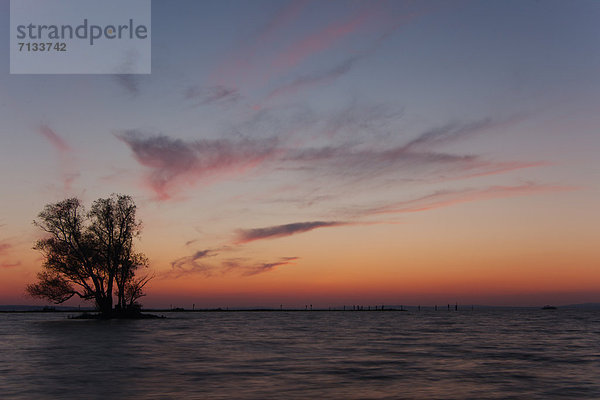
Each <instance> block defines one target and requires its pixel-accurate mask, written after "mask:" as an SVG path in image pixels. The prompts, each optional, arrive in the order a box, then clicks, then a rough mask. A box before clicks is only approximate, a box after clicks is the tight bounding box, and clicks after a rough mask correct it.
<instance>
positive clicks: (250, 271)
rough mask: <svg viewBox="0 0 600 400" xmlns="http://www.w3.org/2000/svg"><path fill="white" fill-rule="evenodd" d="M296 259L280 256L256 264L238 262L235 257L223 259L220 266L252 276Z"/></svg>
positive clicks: (296, 258)
mask: <svg viewBox="0 0 600 400" xmlns="http://www.w3.org/2000/svg"><path fill="white" fill-rule="evenodd" d="M298 259H299V257H282V258H280V259H279V260H278V261H275V262H271V263H258V264H247V263H246V262H240V261H239V260H237V259H233V260H226V261H224V262H223V264H222V266H223V268H224V270H225V271H227V272H230V271H241V275H242V276H253V275H258V274H262V273H265V272H269V271H273V270H275V268H277V267H280V266H282V265H289V264H293V262H294V261H296V260H298Z"/></svg>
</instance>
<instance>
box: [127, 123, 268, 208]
mask: <svg viewBox="0 0 600 400" xmlns="http://www.w3.org/2000/svg"><path fill="white" fill-rule="evenodd" d="M117 137H118V138H119V139H120V140H122V141H123V142H124V143H126V144H127V145H128V146H129V148H130V149H131V151H132V152H133V154H134V156H135V158H136V159H137V161H138V162H139V163H140V164H142V165H143V166H145V167H147V168H148V169H149V170H150V173H149V175H148V183H149V184H150V187H151V188H152V189H153V190H154V191H155V193H156V194H157V195H158V197H159V199H163V200H165V199H168V198H170V197H171V196H172V194H173V192H177V191H178V189H179V185H180V184H181V183H188V184H193V183H195V182H197V181H198V180H200V179H202V178H206V177H209V176H214V175H218V174H222V173H225V172H241V171H243V170H245V169H247V168H251V167H253V166H256V165H258V164H260V163H261V162H263V161H265V160H266V159H268V158H269V157H271V156H272V155H273V154H274V153H275V151H276V150H277V139H276V138H271V139H248V138H242V139H237V140H229V139H218V140H209V139H203V140H196V141H184V140H181V139H172V138H170V137H168V136H165V135H155V136H149V135H146V134H144V133H143V132H140V131H138V130H128V131H125V132H123V133H120V134H118V135H117Z"/></svg>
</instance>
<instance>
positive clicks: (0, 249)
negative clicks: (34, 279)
mask: <svg viewBox="0 0 600 400" xmlns="http://www.w3.org/2000/svg"><path fill="white" fill-rule="evenodd" d="M12 249H13V245H12V244H10V243H7V242H3V243H0V268H14V267H18V266H19V265H21V261H6V259H7V258H8V259H10V258H12V257H11V253H12Z"/></svg>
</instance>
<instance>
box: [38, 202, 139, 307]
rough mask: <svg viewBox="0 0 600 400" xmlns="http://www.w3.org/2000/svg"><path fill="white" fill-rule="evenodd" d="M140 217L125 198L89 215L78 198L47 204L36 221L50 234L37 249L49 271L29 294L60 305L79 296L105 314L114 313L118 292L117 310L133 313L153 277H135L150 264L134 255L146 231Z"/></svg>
mask: <svg viewBox="0 0 600 400" xmlns="http://www.w3.org/2000/svg"><path fill="white" fill-rule="evenodd" d="M135 213H136V206H135V203H134V202H133V200H132V199H131V197H129V196H124V195H112V196H111V197H109V198H106V199H98V200H96V201H95V202H94V203H93V204H92V207H91V209H90V211H89V212H87V213H86V212H85V210H84V208H83V206H82V205H81V202H80V201H79V199H77V198H72V199H67V200H63V201H61V202H58V203H55V204H48V205H46V206H45V207H44V210H43V211H42V212H41V213H40V214H39V215H38V219H37V220H36V221H34V224H35V225H36V226H38V227H39V228H41V229H42V230H43V231H44V232H46V233H47V236H46V237H45V238H43V239H40V240H38V241H37V242H36V244H35V246H34V249H37V250H39V251H41V253H42V254H43V256H44V265H43V267H44V271H42V272H40V273H39V274H38V281H37V282H36V283H34V284H31V285H28V286H27V292H28V293H29V294H30V295H32V296H34V297H40V298H46V299H49V300H50V301H52V302H54V303H62V302H64V301H66V300H68V299H70V298H71V297H73V296H79V297H80V298H82V299H85V300H94V301H95V303H96V307H97V309H98V310H99V311H100V312H101V313H102V314H103V315H104V316H109V315H110V314H111V313H112V312H113V293H114V295H115V296H116V297H117V302H116V307H115V308H116V309H118V310H119V311H121V312H122V311H125V310H127V309H131V308H132V307H133V306H134V305H135V302H136V300H137V299H139V298H140V297H142V296H144V293H143V288H144V286H145V285H146V284H147V283H148V281H149V280H150V279H151V277H149V276H144V277H142V278H136V277H135V272H136V271H137V270H138V269H139V268H140V267H145V266H147V264H148V260H147V258H146V256H145V255H144V254H142V253H136V252H135V251H134V247H133V241H134V239H135V238H137V237H139V235H140V233H141V223H140V222H139V221H137V220H136V217H135Z"/></svg>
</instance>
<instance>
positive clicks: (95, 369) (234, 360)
mask: <svg viewBox="0 0 600 400" xmlns="http://www.w3.org/2000/svg"><path fill="white" fill-rule="evenodd" d="M165 315H167V316H168V319H163V320H129V321H126V320H114V321H96V320H69V319H66V314H61V313H48V314H0V398H1V399H68V398H77V399H309V398H314V399H496V398H497V399H509V398H514V399H517V398H518V399H555V398H558V399H560V398H576V399H586V398H596V399H598V398H600V312H598V311H583V310H561V309H559V310H492V311H483V310H475V311H470V310H469V311H458V312H454V311H451V312H448V311H446V310H444V311H437V312H434V311H421V312H392V311H390V312H381V311H379V312H317V311H308V312H211V313H208V312H197V313H166V314H165Z"/></svg>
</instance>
